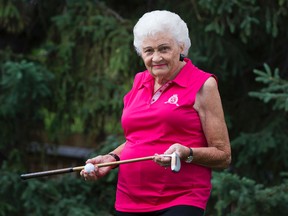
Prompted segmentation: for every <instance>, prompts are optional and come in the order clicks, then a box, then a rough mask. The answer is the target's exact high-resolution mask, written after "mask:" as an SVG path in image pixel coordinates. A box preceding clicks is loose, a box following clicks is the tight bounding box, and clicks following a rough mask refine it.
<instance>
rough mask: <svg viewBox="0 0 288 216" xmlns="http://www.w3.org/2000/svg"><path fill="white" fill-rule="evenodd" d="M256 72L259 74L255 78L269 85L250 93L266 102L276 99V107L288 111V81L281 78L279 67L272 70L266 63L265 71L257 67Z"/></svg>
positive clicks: (274, 105)
mask: <svg viewBox="0 0 288 216" xmlns="http://www.w3.org/2000/svg"><path fill="white" fill-rule="evenodd" d="M254 73H255V74H256V76H257V77H256V79H255V80H256V81H257V82H261V83H264V84H265V85H267V87H265V88H262V89H261V90H260V92H250V93H249V95H250V96H252V97H257V98H259V99H261V100H262V101H264V102H265V103H268V102H270V101H274V104H273V107H274V109H278V110H285V111H286V112H288V81H287V80H284V79H281V77H280V76H279V69H278V68H276V69H275V70H274V71H271V68H270V67H269V66H268V65H267V64H264V71H262V70H258V69H255V70H254Z"/></svg>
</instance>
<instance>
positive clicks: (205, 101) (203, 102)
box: [194, 76, 220, 111]
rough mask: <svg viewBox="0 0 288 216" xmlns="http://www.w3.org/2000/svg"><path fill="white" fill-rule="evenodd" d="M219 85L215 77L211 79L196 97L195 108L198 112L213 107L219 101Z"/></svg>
mask: <svg viewBox="0 0 288 216" xmlns="http://www.w3.org/2000/svg"><path fill="white" fill-rule="evenodd" d="M219 99H220V95H219V91H218V83H217V80H216V79H215V77H213V76H211V77H209V78H208V79H207V80H206V82H205V83H204V84H203V86H202V87H201V89H200V90H199V92H198V93H197V95H196V101H195V105H194V108H195V109H196V110H198V111H200V110H201V109H204V108H207V107H210V106H211V107H213V104H215V103H216V102H217V101H219Z"/></svg>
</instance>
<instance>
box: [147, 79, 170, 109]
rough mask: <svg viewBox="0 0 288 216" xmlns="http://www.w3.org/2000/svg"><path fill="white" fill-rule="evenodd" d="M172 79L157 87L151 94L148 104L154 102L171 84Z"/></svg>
mask: <svg viewBox="0 0 288 216" xmlns="http://www.w3.org/2000/svg"><path fill="white" fill-rule="evenodd" d="M171 83H172V81H169V82H167V83H166V84H165V85H163V86H161V88H159V89H158V90H157V91H156V92H155V93H154V95H153V97H152V99H151V102H150V104H153V103H155V102H156V101H157V100H158V99H159V98H160V96H161V95H162V93H163V92H164V91H165V90H166V89H167V88H168V87H169V86H170V85H171Z"/></svg>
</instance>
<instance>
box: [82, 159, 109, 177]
mask: <svg viewBox="0 0 288 216" xmlns="http://www.w3.org/2000/svg"><path fill="white" fill-rule="evenodd" d="M114 161H115V158H114V157H113V156H111V155H108V154H107V155H99V156H97V157H94V158H90V159H88V160H87V161H86V164H87V163H91V164H93V165H94V167H95V170H94V171H91V172H90V173H88V172H86V171H85V170H84V169H83V170H81V172H80V175H81V176H82V177H83V178H84V179H85V180H89V181H96V180H98V179H100V178H102V177H103V176H105V175H107V174H108V173H109V172H110V170H111V169H112V168H113V167H111V166H107V167H101V168H98V167H97V164H100V163H107V162H114Z"/></svg>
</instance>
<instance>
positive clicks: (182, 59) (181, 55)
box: [179, 53, 185, 61]
mask: <svg viewBox="0 0 288 216" xmlns="http://www.w3.org/2000/svg"><path fill="white" fill-rule="evenodd" d="M184 58H185V55H184V54H182V53H181V54H180V58H179V61H184Z"/></svg>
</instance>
